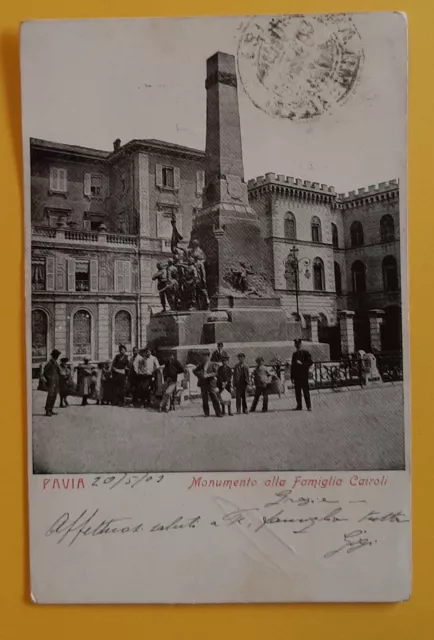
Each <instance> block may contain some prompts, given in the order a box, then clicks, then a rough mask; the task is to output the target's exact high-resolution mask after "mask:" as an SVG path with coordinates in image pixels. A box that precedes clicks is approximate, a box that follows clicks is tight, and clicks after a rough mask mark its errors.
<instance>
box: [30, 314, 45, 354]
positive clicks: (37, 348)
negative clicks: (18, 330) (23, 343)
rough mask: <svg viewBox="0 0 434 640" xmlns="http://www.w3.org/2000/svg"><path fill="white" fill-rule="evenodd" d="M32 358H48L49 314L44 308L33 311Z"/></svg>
mask: <svg viewBox="0 0 434 640" xmlns="http://www.w3.org/2000/svg"><path fill="white" fill-rule="evenodd" d="M32 359H33V360H39V361H45V360H47V359H48V316H47V314H46V313H45V311H42V309H35V310H34V311H32Z"/></svg>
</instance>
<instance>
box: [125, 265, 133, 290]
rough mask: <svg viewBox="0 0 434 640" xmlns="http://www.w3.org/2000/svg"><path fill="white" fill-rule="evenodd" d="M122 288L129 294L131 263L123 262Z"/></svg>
mask: <svg viewBox="0 0 434 640" xmlns="http://www.w3.org/2000/svg"><path fill="white" fill-rule="evenodd" d="M124 287H125V292H126V293H131V262H129V261H128V260H126V261H125V262H124Z"/></svg>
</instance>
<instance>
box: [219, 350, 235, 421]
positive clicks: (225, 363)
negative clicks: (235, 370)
mask: <svg viewBox="0 0 434 640" xmlns="http://www.w3.org/2000/svg"><path fill="white" fill-rule="evenodd" d="M221 362H222V364H221V365H220V367H219V370H218V371H217V388H218V390H219V392H220V404H221V408H222V414H223V415H225V407H226V406H227V407H228V414H229V415H230V416H231V415H232V409H231V391H232V369H231V368H230V366H229V356H228V355H227V354H226V353H224V355H222V360H221ZM222 393H223V396H222Z"/></svg>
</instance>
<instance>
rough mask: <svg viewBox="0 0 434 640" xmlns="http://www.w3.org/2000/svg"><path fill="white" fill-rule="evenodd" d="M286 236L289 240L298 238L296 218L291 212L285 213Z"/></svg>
mask: <svg viewBox="0 0 434 640" xmlns="http://www.w3.org/2000/svg"><path fill="white" fill-rule="evenodd" d="M284 235H285V238H286V239H287V240H295V239H296V238H297V228H296V224H295V216H294V214H293V213H291V211H288V212H287V213H285V220H284Z"/></svg>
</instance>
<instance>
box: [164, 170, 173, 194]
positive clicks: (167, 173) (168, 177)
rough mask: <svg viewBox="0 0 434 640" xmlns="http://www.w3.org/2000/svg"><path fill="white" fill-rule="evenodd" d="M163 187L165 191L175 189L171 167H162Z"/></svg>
mask: <svg viewBox="0 0 434 640" xmlns="http://www.w3.org/2000/svg"><path fill="white" fill-rule="evenodd" d="M162 178H163V187H166V188H167V189H174V187H175V174H174V171H173V167H163V170H162Z"/></svg>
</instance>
